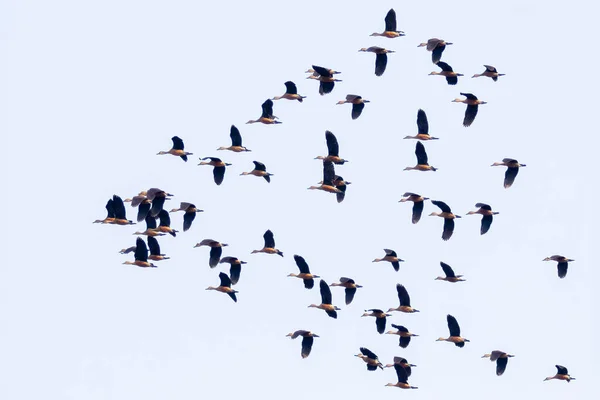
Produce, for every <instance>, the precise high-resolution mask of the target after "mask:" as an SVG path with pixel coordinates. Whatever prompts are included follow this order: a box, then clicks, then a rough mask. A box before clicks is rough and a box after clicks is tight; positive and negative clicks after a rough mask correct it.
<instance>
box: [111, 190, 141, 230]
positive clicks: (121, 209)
mask: <svg viewBox="0 0 600 400" xmlns="http://www.w3.org/2000/svg"><path fill="white" fill-rule="evenodd" d="M111 204H112V209H113V212H114V215H115V219H114V220H113V221H112V222H108V223H110V224H115V225H133V224H135V222H133V221H130V220H128V219H127V215H126V214H127V213H126V211H125V204H123V200H122V199H121V198H120V197H119V196H117V195H116V194H115V195H113V198H112V203H111ZM106 205H107V207H108V203H107V204H106ZM107 211H108V208H107ZM109 213H110V212H109ZM107 218H108V216H107Z"/></svg>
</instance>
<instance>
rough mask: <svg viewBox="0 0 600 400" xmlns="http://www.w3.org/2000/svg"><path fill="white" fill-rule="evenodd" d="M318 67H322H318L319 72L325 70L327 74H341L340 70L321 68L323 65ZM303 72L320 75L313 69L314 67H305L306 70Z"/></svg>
mask: <svg viewBox="0 0 600 400" xmlns="http://www.w3.org/2000/svg"><path fill="white" fill-rule="evenodd" d="M313 67H314V65H313ZM318 68H322V69H320V71H321V72H323V71H325V72H326V73H327V74H329V75H336V74H341V72H340V71H336V70H334V69H331V68H323V67H318ZM304 72H305V73H307V74H313V75H314V76H319V75H321V74H320V73H319V72H317V71H315V70H314V68H309V69H307V70H306V71H304Z"/></svg>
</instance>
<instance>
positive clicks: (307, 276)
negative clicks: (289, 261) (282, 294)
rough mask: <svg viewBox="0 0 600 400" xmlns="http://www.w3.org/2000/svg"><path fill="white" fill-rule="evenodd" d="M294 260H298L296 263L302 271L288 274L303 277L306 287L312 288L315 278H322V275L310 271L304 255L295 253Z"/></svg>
mask: <svg viewBox="0 0 600 400" xmlns="http://www.w3.org/2000/svg"><path fill="white" fill-rule="evenodd" d="M294 261H296V265H297V266H298V269H299V270H300V273H299V274H294V273H291V274H289V275H288V276H290V277H295V278H300V279H302V280H303V281H304V287H305V288H307V289H312V288H313V286H314V285H315V278H320V276H319V275H314V274H311V273H310V269H309V268H308V263H307V262H306V261H305V260H304V257H301V256H299V255H296V254H294Z"/></svg>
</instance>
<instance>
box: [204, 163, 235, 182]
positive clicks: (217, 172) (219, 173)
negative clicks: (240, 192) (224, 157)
mask: <svg viewBox="0 0 600 400" xmlns="http://www.w3.org/2000/svg"><path fill="white" fill-rule="evenodd" d="M200 160H210V161H208V162H206V161H200V164H198V165H211V166H213V167H214V168H213V177H214V180H215V183H216V184H217V185H220V184H221V183H223V178H225V167H228V166H230V165H231V164H229V163H225V162H223V161H221V159H220V158H217V157H204V158H201V159H200Z"/></svg>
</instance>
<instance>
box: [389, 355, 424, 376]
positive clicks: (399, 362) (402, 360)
mask: <svg viewBox="0 0 600 400" xmlns="http://www.w3.org/2000/svg"><path fill="white" fill-rule="evenodd" d="M394 365H400V366H401V367H404V369H405V370H406V375H408V376H410V375H411V374H412V369H411V368H414V367H416V365H415V364H410V363H409V362H408V360H406V358H404V357H397V356H396V357H394V363H393V364H386V365H384V366H383V368H392V367H393V366H394Z"/></svg>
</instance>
